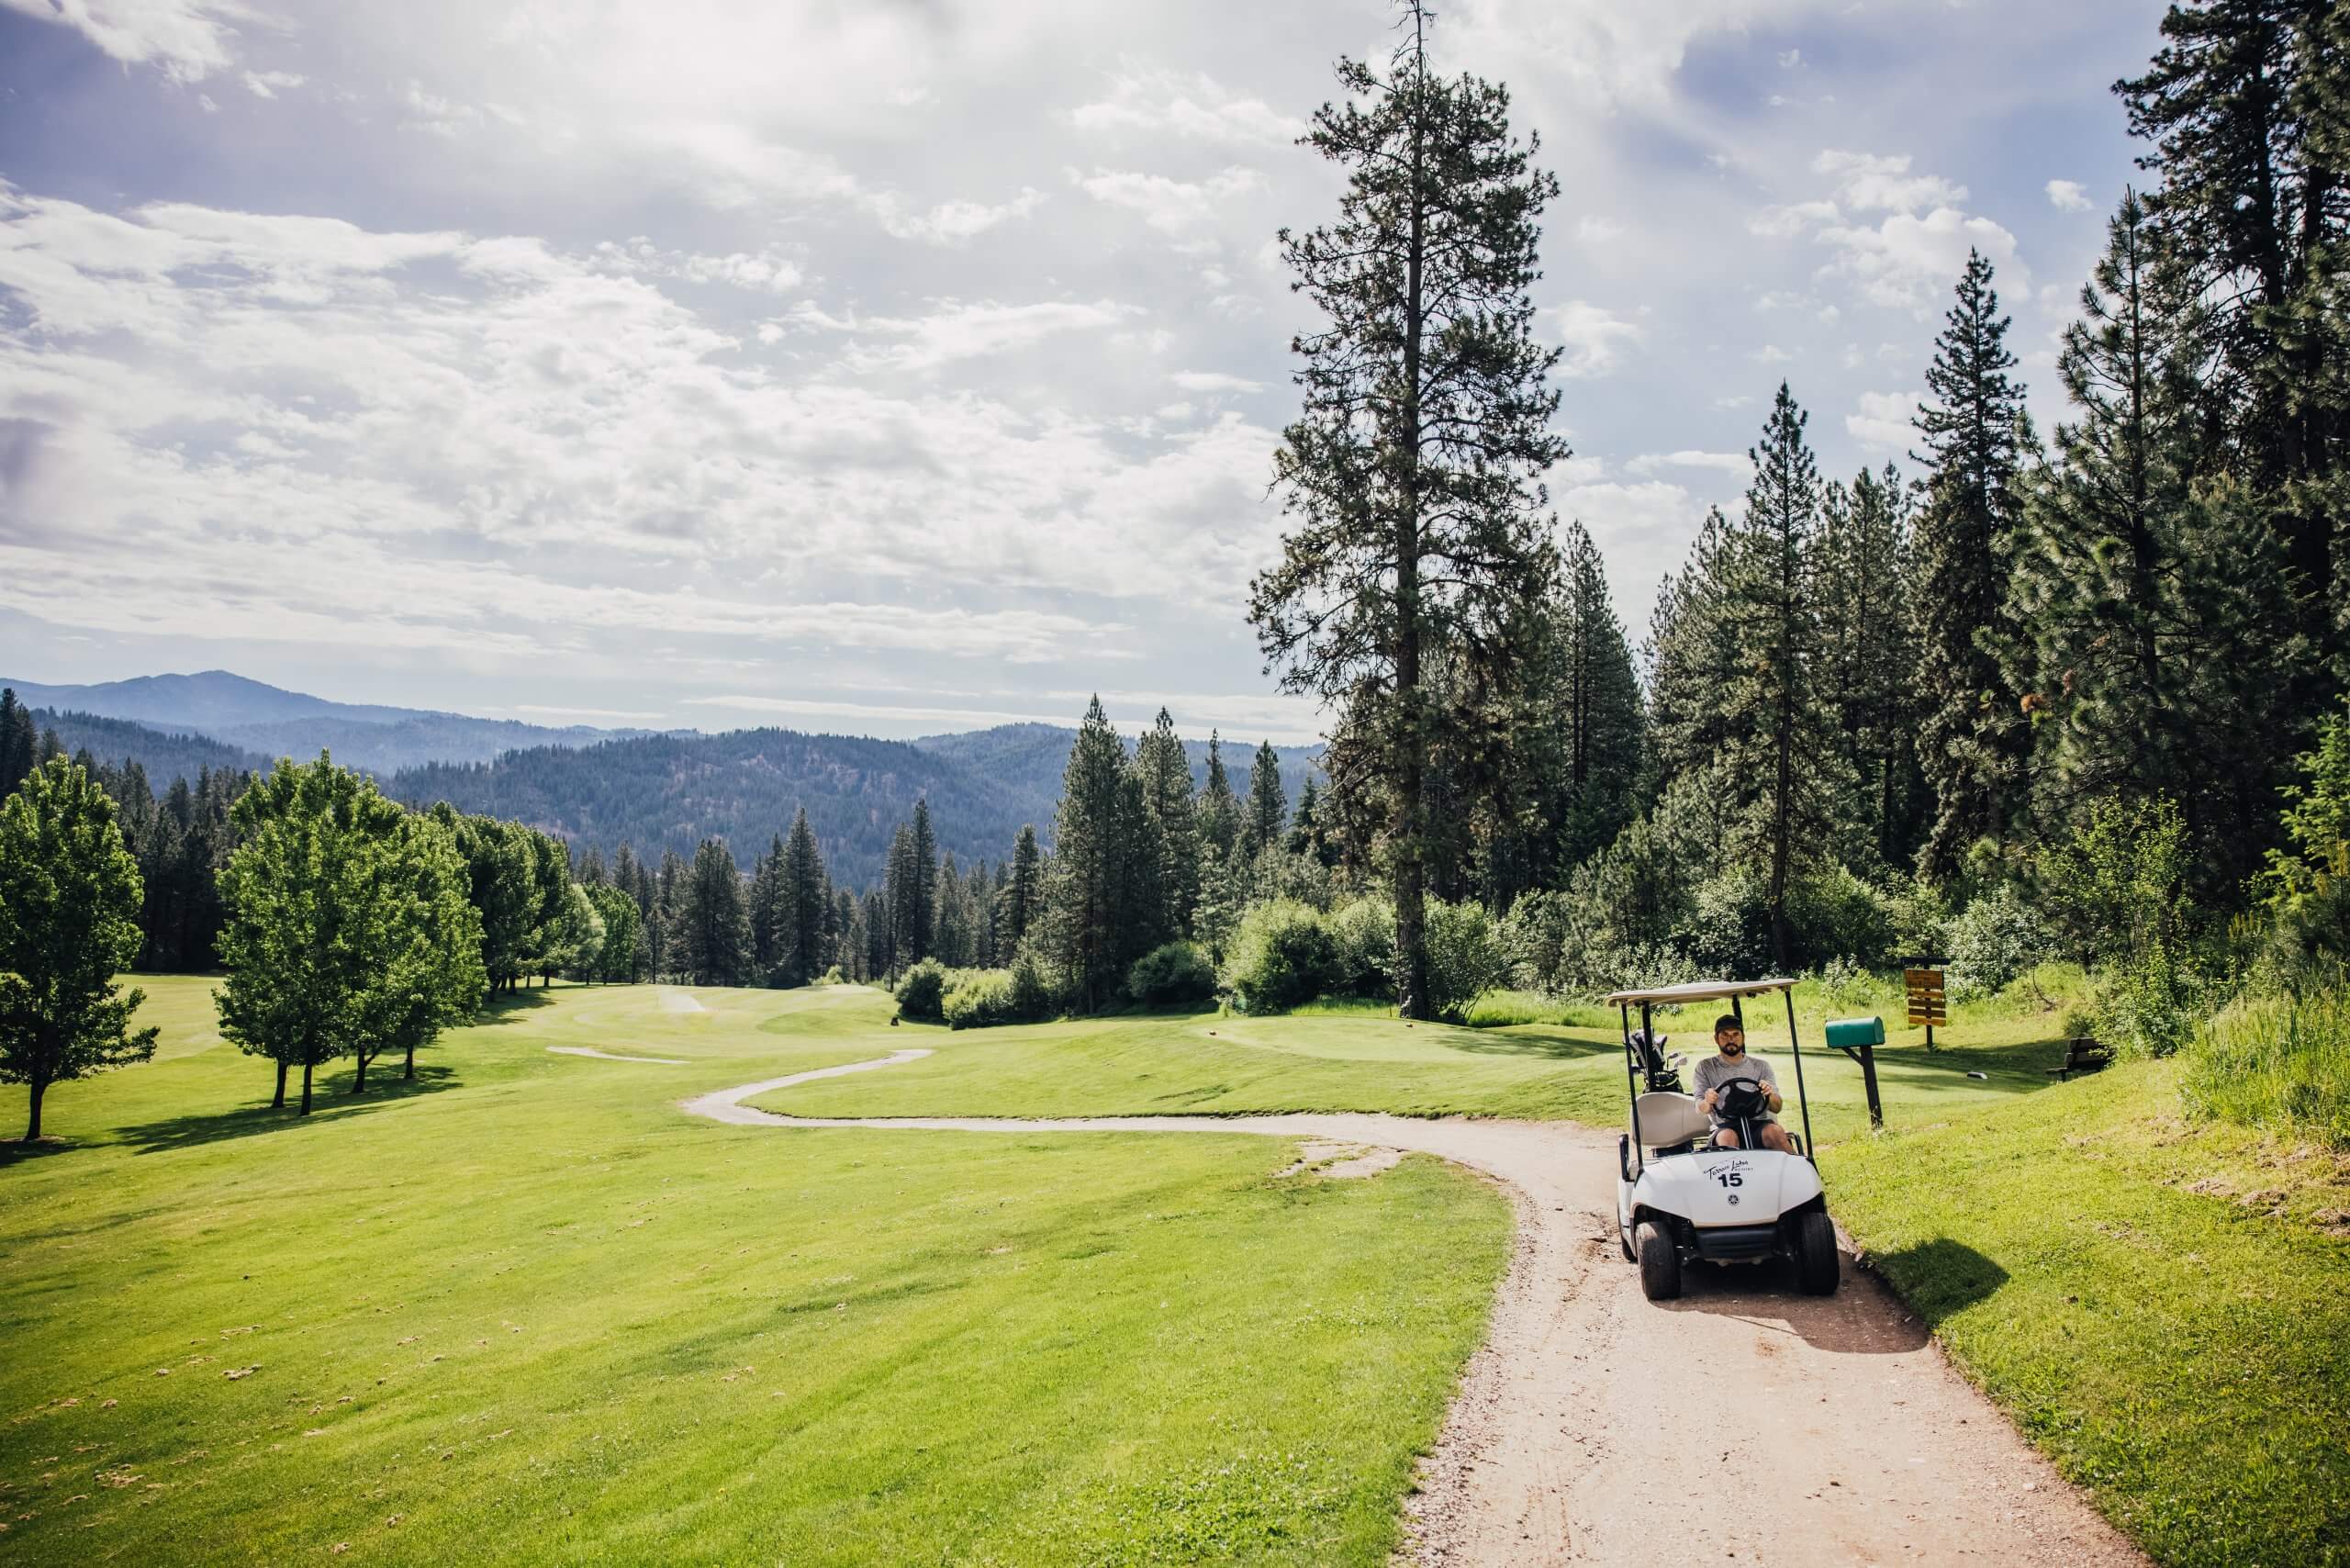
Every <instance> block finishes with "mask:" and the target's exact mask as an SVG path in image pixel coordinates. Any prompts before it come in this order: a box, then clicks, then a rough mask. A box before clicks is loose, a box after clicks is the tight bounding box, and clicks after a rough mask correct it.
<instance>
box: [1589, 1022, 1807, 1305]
mask: <svg viewBox="0 0 2350 1568" xmlns="http://www.w3.org/2000/svg"><path fill="white" fill-rule="evenodd" d="M1795 983H1796V982H1795V981H1793V980H1700V981H1698V982H1696V983H1695V984H1692V985H1667V986H1658V987H1656V988H1655V989H1653V990H1650V991H1617V992H1616V994H1614V995H1613V996H1610V997H1609V998H1608V999H1607V1000H1608V1002H1609V1003H1610V1004H1611V1005H1613V1006H1615V1007H1616V1008H1617V1010H1618V1012H1619V1014H1620V1015H1621V1017H1622V1019H1623V1024H1624V1070H1625V1074H1626V1076H1627V1078H1628V1081H1629V1083H1630V1086H1631V1095H1632V1127H1631V1131H1630V1132H1628V1133H1627V1134H1625V1135H1624V1137H1622V1139H1621V1140H1620V1141H1619V1142H1618V1144H1617V1177H1618V1180H1617V1186H1616V1226H1617V1240H1618V1241H1619V1242H1620V1243H1621V1245H1622V1246H1623V1249H1624V1256H1625V1257H1626V1258H1627V1259H1628V1260H1631V1261H1634V1262H1637V1263H1638V1264H1639V1266H1640V1292H1641V1294H1644V1295H1646V1296H1647V1297H1648V1298H1649V1299H1650V1300H1651V1301H1669V1300H1671V1299H1672V1298H1673V1297H1674V1296H1677V1295H1679V1294H1681V1266H1682V1264H1684V1262H1687V1261H1689V1260H1693V1259H1702V1260H1705V1261H1707V1262H1709V1263H1761V1262H1767V1261H1768V1260H1772V1259H1774V1258H1786V1259H1790V1260H1793V1261H1794V1263H1795V1266H1796V1283H1797V1285H1799V1286H1800V1287H1801V1288H1802V1290H1803V1291H1804V1293H1805V1294H1807V1295H1829V1294H1833V1293H1834V1291H1835V1289H1836V1276H1837V1259H1836V1227H1835V1226H1834V1225H1833V1224H1831V1223H1830V1220H1829V1218H1828V1197H1827V1194H1826V1193H1825V1192H1824V1191H1822V1189H1821V1187H1820V1184H1819V1170H1818V1167H1817V1166H1816V1165H1815V1164H1814V1163H1813V1161H1812V1158H1811V1105H1810V1103H1809V1102H1808V1101H1807V1100H1806V1099H1805V1098H1804V1091H1803V1043H1802V1041H1801V1040H1800V1039H1799V1038H1798V1037H1797V1036H1796V1004H1795V995H1794V987H1795ZM1769 991H1778V992H1780V993H1782V994H1783V995H1785V998H1786V1003H1787V1036H1788V1044H1789V1045H1790V1046H1791V1047H1794V1051H1795V1073H1796V1103H1798V1104H1800V1105H1801V1106H1802V1108H1803V1137H1801V1138H1800V1139H1796V1138H1794V1137H1793V1136H1792V1135H1790V1141H1791V1142H1793V1144H1794V1147H1795V1152H1794V1153H1792V1154H1782V1153H1780V1152H1778V1151H1777V1150H1775V1149H1771V1148H1763V1147H1762V1139H1761V1138H1760V1137H1757V1136H1756V1133H1757V1127H1758V1125H1759V1123H1760V1122H1761V1121H1762V1119H1763V1118H1764V1117H1765V1116H1766V1115H1767V1114H1768V1110H1767V1107H1768V1103H1769V1102H1768V1101H1767V1099H1766V1098H1765V1096H1764V1095H1763V1092H1762V1088H1761V1085H1760V1084H1759V1083H1758V1082H1757V1081H1755V1080H1753V1079H1748V1078H1733V1079H1730V1080H1729V1081H1727V1082H1725V1083H1723V1084H1721V1085H1720V1086H1719V1092H1718V1096H1717V1100H1718V1109H1719V1112H1720V1114H1721V1115H1722V1117H1723V1120H1724V1122H1725V1124H1726V1125H1727V1126H1732V1127H1735V1128H1736V1129H1737V1131H1738V1134H1739V1138H1738V1141H1739V1145H1740V1147H1739V1148H1715V1147H1714V1145H1713V1139H1714V1126H1713V1119H1712V1117H1710V1116H1708V1115H1707V1114H1706V1113H1705V1112H1703V1111H1701V1110H1699V1109H1698V1108H1697V1102H1696V1099H1695V1097H1694V1096H1692V1095H1691V1094H1689V1093H1688V1092H1685V1091H1684V1089H1683V1088H1682V1085H1681V1072H1680V1069H1681V1066H1682V1064H1683V1063H1684V1061H1685V1060H1686V1058H1684V1057H1682V1056H1680V1055H1678V1054H1675V1055H1673V1056H1667V1055H1666V1054H1665V1051H1664V1047H1665V1044H1666V1042H1665V1041H1664V1040H1663V1039H1662V1038H1660V1037H1659V1036H1658V1035H1657V1032H1656V1010H1657V1009H1658V1008H1659V1007H1671V1006H1681V1005H1687V1004H1690V1003H1694V1002H1718V1001H1724V1000H1727V1001H1728V1002H1729V1004H1730V1011H1731V1012H1732V1013H1733V1014H1736V1015H1737V1016H1738V1018H1739V1020H1740V1024H1741V1025H1742V1024H1743V1023H1744V1022H1745V1010H1744V1008H1743V1007H1742V1006H1741V1005H1740V1002H1741V1000H1742V999H1743V998H1746V997H1750V996H1759V995H1762V994H1764V993H1766V992H1769ZM1635 1007H1637V1008H1639V1010H1640V1024H1639V1029H1638V1030H1635V1029H1634V1028H1633V1027H1632V1009H1633V1008H1635ZM1707 1048H1708V1049H1710V1048H1711V1045H1710V1041H1709V1042H1708V1047H1707Z"/></svg>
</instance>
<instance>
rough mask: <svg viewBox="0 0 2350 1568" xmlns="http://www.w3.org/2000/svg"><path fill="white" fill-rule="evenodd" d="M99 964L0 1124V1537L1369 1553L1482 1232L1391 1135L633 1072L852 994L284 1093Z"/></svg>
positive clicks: (382, 1548)
mask: <svg viewBox="0 0 2350 1568" xmlns="http://www.w3.org/2000/svg"><path fill="white" fill-rule="evenodd" d="M148 985H149V990H150V991H151V993H152V998H151V1002H150V1008H151V1014H150V1015H151V1017H153V1018H154V1019H156V1020H157V1021H159V1022H162V1024H164V1025H165V1036H166V1038H165V1049H164V1052H163V1056H164V1058H165V1059H163V1060H162V1061H160V1062H158V1063H157V1064H155V1065H153V1066H150V1067H143V1068H135V1069H130V1070H124V1071H122V1072H118V1073H115V1074H111V1075H108V1076H106V1078H102V1079H99V1080H96V1081H92V1082H88V1083H83V1084H74V1085H68V1086H64V1087H63V1088H61V1089H60V1090H58V1091H55V1092H53V1093H52V1095H51V1097H50V1108H49V1119H50V1128H51V1130H52V1131H53V1132H55V1133H56V1134H58V1135H61V1136H62V1138H63V1139H65V1140H66V1144H65V1147H63V1148H57V1149H53V1150H47V1151H43V1152H39V1153H35V1154H32V1155H28V1156H17V1155H13V1154H10V1155H0V1257H5V1258H6V1260H7V1265H6V1271H5V1272H0V1343H5V1344H6V1346H7V1347H8V1354H7V1355H6V1357H5V1358H0V1415H5V1421H0V1523H5V1524H6V1529H7V1533H6V1535H5V1536H0V1557H6V1558H9V1559H13V1560H17V1561H47V1560H55V1561H65V1560H69V1559H70V1560H72V1561H75V1562H158V1561H165V1560H169V1561H172V1562H263V1561H266V1562H284V1561H297V1560H301V1559H304V1558H308V1557H311V1556H314V1555H316V1556H324V1555H325V1554H326V1553H327V1551H328V1550H329V1549H330V1547H332V1546H334V1545H336V1544H337V1543H345V1542H347V1543H348V1544H349V1548H350V1550H349V1552H348V1554H347V1555H345V1556H344V1557H343V1558H342V1559H341V1560H343V1561H354V1562H444V1561H487V1560H496V1561H498V1562H524V1563H528V1562H583V1561H661V1562H741V1561H752V1560H756V1561H790V1562H796V1563H825V1562H873V1561H891V1562H946V1561H954V1562H1025V1561H1035V1560H1039V1559H1081V1560H1087V1561H1097V1562H1130V1561H1146V1560H1153V1561H1168V1560H1176V1561H1181V1560H1191V1559H1196V1558H1200V1557H1203V1556H1216V1557H1226V1558H1234V1559H1239V1560H1244V1561H1254V1562H1301V1563H1306V1562H1311V1563H1323V1562H1363V1563H1376V1562H1382V1561H1383V1560H1384V1558H1385V1556H1386V1553H1387V1551H1388V1550H1389V1547H1390V1544H1391V1542H1392V1540H1393V1532H1394V1528H1395V1518H1396V1504H1397V1499H1398V1497H1399V1496H1400V1495H1401V1494H1402V1492H1403V1490H1404V1486H1405V1485H1406V1484H1407V1482H1408V1476H1409V1470H1410V1465H1411V1461H1412V1456H1413V1454H1414V1452H1415V1450H1417V1449H1419V1448H1421V1447H1423V1446H1424V1445H1425V1444H1426V1443H1427V1441H1428V1440H1429V1439H1430V1438H1431V1437H1432V1435H1433V1432H1434V1429H1435V1426H1436V1423H1437V1421H1438V1418H1439V1417H1440V1414H1441V1411H1442V1408H1443V1405H1444V1402H1445V1399H1446V1397H1447V1395H1448V1394H1449V1389H1450V1387H1451V1384H1452V1380H1453V1378H1454V1377H1455V1375H1456V1374H1457V1372H1458V1369H1459V1367H1460V1363H1461V1361H1463V1360H1464V1358H1465V1357H1466V1356H1467V1354H1468V1352H1469V1351H1470V1350H1471V1349H1472V1348H1473V1346H1474V1344H1475V1343H1476V1341H1477V1339H1478V1338H1479V1336H1480V1334H1481V1332H1482V1328H1483V1319H1484V1316H1485V1313H1486V1310H1487V1307H1488V1304H1489V1302H1490V1298H1491V1292H1492V1286H1493V1282H1494V1279H1495V1278H1496V1277H1497V1275H1498V1273H1499V1271H1500V1270H1501V1268H1502V1266H1503V1262H1504V1259H1505V1248H1506V1227H1507V1215H1506V1210H1505V1204H1503V1202H1502V1201H1501V1199H1500V1198H1499V1197H1498V1195H1496V1194H1495V1193H1493V1192H1491V1191H1490V1190H1489V1189H1487V1188H1485V1187H1483V1186H1482V1185H1481V1184H1479V1183H1478V1182H1474V1181H1473V1180H1472V1179H1470V1178H1468V1177H1467V1176H1465V1175H1463V1174H1461V1173H1460V1172H1458V1171H1455V1170H1451V1169H1450V1168H1448V1167H1445V1166H1442V1165H1439V1164H1438V1163H1436V1162H1433V1161H1427V1160H1413V1161H1409V1162H1407V1163H1406V1164H1405V1165H1404V1166H1403V1167H1402V1168H1400V1169H1399V1170H1394V1171H1392V1172H1390V1173H1388V1174H1386V1175H1383V1176H1381V1177H1379V1178H1377V1179H1376V1180H1372V1181H1367V1182H1326V1183H1325V1182H1312V1181H1306V1182H1296V1181H1289V1182H1274V1181H1271V1180H1270V1179H1269V1178H1270V1172H1271V1171H1272V1170H1275V1169H1276V1168H1277V1167H1278V1166H1279V1165H1280V1164H1281V1163H1282V1162H1283V1161H1284V1159H1285V1158H1286V1151H1285V1150H1281V1149H1279V1148H1273V1147H1270V1146H1269V1145H1268V1144H1267V1143H1266V1142H1265V1141H1264V1140H1262V1139H1259V1138H1251V1137H1233V1138H1230V1139H1224V1138H1199V1137H1183V1138H1169V1139H1166V1140H1164V1141H1163V1142H1162V1141H1159V1140H1151V1141H1150V1142H1149V1143H1148V1144H1147V1146H1142V1145H1138V1144H1137V1141H1136V1139H1135V1138H1134V1137H1131V1136H1116V1137H1101V1136H1094V1137H1085V1136H1067V1135H1062V1136H1050V1137H1047V1136H1034V1137H1002V1138H991V1137H970V1138H968V1139H967V1138H956V1139H953V1140H951V1141H950V1140H948V1139H945V1138H942V1137H938V1136H936V1135H923V1134H917V1133H889V1132H862V1131H843V1132H805V1133H790V1134H786V1133H778V1132H774V1131H771V1130H767V1129H760V1128H723V1127H718V1126H710V1125H707V1124H703V1123H698V1122H693V1121H689V1120H688V1119H687V1118H685V1117H683V1116H682V1115H680V1114H678V1113H677V1110H676V1108H675V1103H676V1101H677V1099H679V1098H680V1097H682V1096H683V1095H685V1094H687V1093H688V1092H692V1091H695V1090H699V1089H701V1088H707V1087H714V1086H718V1085H722V1084H729V1083H738V1082H742V1081H744V1080H746V1079H749V1078H754V1077H760V1076H767V1075H772V1074H775V1073H779V1072H786V1071H790V1070H797V1069H800V1068H806V1067H815V1066H822V1065H827V1064H830V1063H833V1062H837V1061H846V1060H856V1059H861V1058H868V1057H871V1056H874V1055H877V1054H879V1052H880V1051H881V1050H883V1049H886V1048H888V1047H890V1046H895V1045H900V1044H903V1043H906V1031H904V1030H891V1029H890V1028H888V1027H887V1026H886V1018H887V1014H886V1002H884V1001H883V1000H882V999H880V998H878V997H877V996H875V995H873V994H872V993H869V992H859V991H817V992H803V993H797V994H795V995H792V996H789V997H780V996H777V995H774V994H772V993H764V994H763V993H757V992H724V991H706V992H700V993H698V994H699V995H700V997H701V998H702V1000H703V1001H704V1002H707V1003H708V1004H709V1006H710V1007H711V1011H710V1012H707V1013H701V1014H679V1013H672V1012H668V1011H665V1010H664V1008H663V1006H662V997H663V995H664V994H665V993H663V992H659V991H655V990H654V989H652V988H636V989H630V990H612V991H570V990H564V989H558V990H557V991H555V992H554V993H553V996H552V998H542V997H540V996H538V995H532V996H530V997H527V998H526V999H524V1001H523V1002H522V1003H521V1004H520V1005H516V1006H512V1007H510V1008H509V1009H508V1010H506V1011H505V1012H504V1013H503V1014H500V1015H499V1019H498V1022H496V1023H493V1024H488V1025H483V1026H481V1027H478V1028H476V1029H472V1030H468V1031H465V1032H464V1033H463V1034H460V1035H458V1036H453V1037H452V1038H451V1039H450V1041H449V1042H448V1043H447V1045H446V1047H444V1048H442V1049H441V1050H438V1051H436V1052H435V1053H433V1054H432V1057H431V1060H430V1065H428V1066H427V1067H426V1068H425V1069H424V1070H423V1072H424V1076H423V1077H422V1079H421V1080H420V1082H419V1083H418V1084H417V1085H414V1086H409V1087H405V1088H401V1089H397V1090H395V1091H392V1092H386V1093H385V1094H383V1095H381V1096H380V1097H378V1096H376V1095H372V1094H371V1095H370V1096H369V1097H368V1098H367V1099H366V1100H364V1101H362V1102H357V1103H352V1102H347V1101H344V1100H342V1099H341V1098H340V1097H339V1094H338V1093H337V1091H339V1090H340V1089H341V1086H342V1083H343V1081H344V1076H345V1075H342V1074H340V1073H339V1074H337V1075H336V1077H335V1078H334V1080H332V1081H330V1082H329V1084H328V1086H327V1087H328V1090H329V1092H328V1093H327V1094H326V1096H325V1098H324V1099H323V1100H322V1102H321V1103H322V1106H323V1107H324V1108H323V1109H322V1111H321V1113H320V1114H318V1115H315V1116H313V1117H312V1118H311V1119H310V1120H309V1122H308V1123H307V1124H304V1123H298V1122H296V1121H294V1120H292V1119H291V1118H289V1117H286V1116H285V1115H283V1114H273V1113H270V1112H268V1111H266V1110H264V1109H260V1108H258V1106H257V1102H258V1100H259V1099H260V1098H262V1097H263V1095H264V1094H265V1092H266V1089H267V1081H266V1075H265V1073H264V1072H263V1069H262V1067H261V1065H260V1064H259V1063H256V1062H254V1061H252V1060H251V1059H250V1058H243V1057H241V1056H238V1055H236V1054H235V1053H234V1052H233V1051H231V1050H230V1049H229V1048H228V1047H222V1046H218V1045H214V1044H208V1043H207V1042H208V1039H209V1031H210V1018H209V1007H208V1002H207V996H206V988H205V986H204V985H203V984H202V983H201V982H193V981H179V980H162V981H151V982H148ZM550 1044H581V1045H592V1046H597V1047H601V1048H604V1049H608V1050H615V1051H630V1052H639V1053H643V1054H648V1055H670V1056H677V1057H682V1058H688V1065H686V1066H681V1067H653V1066H632V1065H626V1064H621V1063H614V1062H601V1061H592V1060H582V1059H578V1058H568V1057H559V1056H553V1055H549V1054H548V1053H547V1052H546V1051H545V1050H544V1047H546V1046H547V1045H550ZM22 1105H23V1094H22V1092H21V1091H20V1090H7V1091H0V1125H5V1123H6V1121H7V1120H13V1119H16V1118H19V1117H20V1116H21V1114H22ZM245 1367H254V1368H257V1369H258V1370H256V1371H254V1372H252V1373H251V1375H249V1376H246V1377H242V1378H234V1379H232V1378H230V1377H229V1376H228V1375H227V1374H228V1373H229V1372H232V1371H236V1370H240V1369H242V1368H245ZM159 1371H167V1372H168V1375H158V1372H159ZM395 1521H397V1522H395Z"/></svg>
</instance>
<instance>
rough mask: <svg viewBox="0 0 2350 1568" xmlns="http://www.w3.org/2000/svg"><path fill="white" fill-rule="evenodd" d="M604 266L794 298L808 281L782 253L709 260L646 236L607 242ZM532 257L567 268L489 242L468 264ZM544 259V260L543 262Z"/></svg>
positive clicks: (535, 252) (531, 249)
mask: <svg viewBox="0 0 2350 1568" xmlns="http://www.w3.org/2000/svg"><path fill="white" fill-rule="evenodd" d="M594 254H595V256H596V257H597V259H598V260H599V261H602V262H606V263H610V265H611V266H612V267H613V268H614V269H615V270H617V271H620V272H623V273H627V274H631V275H632V276H636V277H666V278H677V279H681V280H683V281H685V282H687V283H722V284H729V285H732V286H733V287H736V288H741V289H748V290H750V291H751V292H753V293H759V294H789V293H791V292H792V291H793V290H795V289H797V288H798V287H799V286H800V283H801V282H802V281H803V279H804V277H805V275H806V274H804V273H803V272H802V271H801V269H800V263H799V261H798V260H797V259H795V258H794V257H792V256H789V255H787V254H785V253H784V252H781V251H778V250H774V249H767V250H763V251H759V252H748V251H733V252H728V253H727V254H725V255H722V256H717V255H705V254H702V253H700V252H693V251H665V250H662V249H661V248H659V247H658V246H656V245H655V244H654V243H653V241H650V240H648V239H646V238H645V237H643V235H639V236H637V237H636V238H635V239H633V240H631V241H628V242H627V243H626V244H624V245H616V244H613V243H611V242H610V241H606V242H605V243H603V244H600V245H599V246H597V247H596V249H595V252H594ZM522 257H529V258H531V259H530V263H529V264H530V265H532V266H534V267H535V266H539V265H542V264H543V265H551V266H554V267H557V268H560V267H561V266H562V265H564V263H561V262H559V261H556V260H555V259H554V258H553V257H550V256H548V254H547V252H546V251H545V250H544V248H543V247H538V246H535V245H525V246H523V247H520V248H509V247H507V246H501V245H499V244H498V242H497V241H483V242H481V243H478V244H476V245H474V246H473V247H471V248H470V250H469V252H468V260H469V261H470V262H472V263H473V264H475V265H476V266H483V265H498V264H500V263H498V262H497V261H490V260H486V258H503V259H504V264H506V265H508V266H509V268H510V267H511V266H512V265H514V264H516V262H517V260H518V259H519V258H522ZM542 259H543V261H542Z"/></svg>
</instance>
